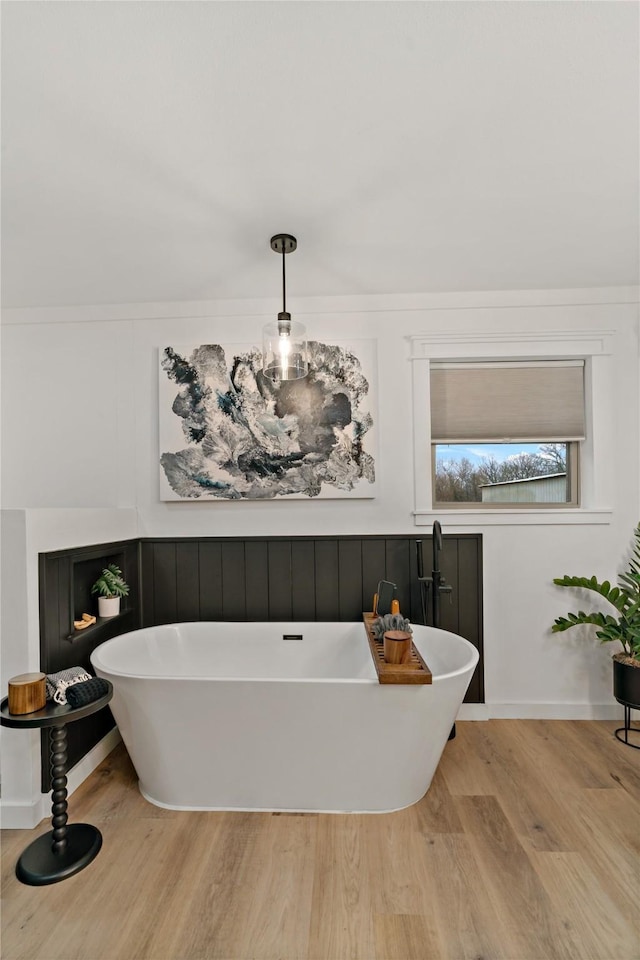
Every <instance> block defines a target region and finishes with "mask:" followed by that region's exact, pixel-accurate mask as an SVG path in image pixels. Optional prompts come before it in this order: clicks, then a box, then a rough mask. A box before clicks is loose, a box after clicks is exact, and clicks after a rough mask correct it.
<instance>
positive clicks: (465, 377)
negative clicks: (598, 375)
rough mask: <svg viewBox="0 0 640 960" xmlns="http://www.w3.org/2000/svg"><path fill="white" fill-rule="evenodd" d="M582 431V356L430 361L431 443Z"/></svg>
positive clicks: (570, 435) (564, 436) (559, 436)
mask: <svg viewBox="0 0 640 960" xmlns="http://www.w3.org/2000/svg"><path fill="white" fill-rule="evenodd" d="M584 437H585V428H584V364H583V363H582V362H579V363H576V362H575V361H574V362H572V363H561V362H550V363H537V364H532V365H530V366H529V365H525V364H509V363H503V364H500V363H495V364H482V365H481V364H477V365H476V364H471V363H470V364H466V365H465V364H459V365H446V364H443V365H442V366H439V365H437V364H432V366H431V440H432V442H433V443H465V442H471V441H476V442H477V441H481V440H483V441H487V442H488V441H494V442H504V441H510V440H518V441H527V440H530V441H547V442H560V441H564V440H584Z"/></svg>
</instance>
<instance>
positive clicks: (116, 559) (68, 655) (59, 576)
mask: <svg viewBox="0 0 640 960" xmlns="http://www.w3.org/2000/svg"><path fill="white" fill-rule="evenodd" d="M138 555H139V542H138V541H137V540H127V541H118V542H116V543H101V544H94V545H92V546H90V547H78V548H76V549H73V550H59V551H55V552H53V553H41V554H40V557H39V581H40V669H41V670H43V671H44V672H45V673H57V672H58V670H67V669H69V668H70V667H84V669H85V670H87V671H88V672H89V673H91V674H92V675H93V668H92V667H91V663H90V661H89V656H90V654H91V653H92V652H93V650H95V648H96V647H97V646H98V645H99V644H101V643H104V641H105V640H109V639H110V638H111V637H115V636H117V635H118V634H120V633H126V631H127V630H135V629H136V628H137V627H139V626H140V602H139V598H140V578H139V563H138ZM108 563H117V564H118V566H119V567H120V568H121V570H122V572H123V574H124V578H125V580H126V581H127V583H128V584H129V586H130V587H131V592H130V595H129V596H128V597H127V598H125V599H123V601H122V605H121V611H122V612H121V614H120V616H119V617H114V618H113V619H110V620H103V621H98V623H97V625H96V626H92V627H88V628H87V629H86V630H82V631H80V632H78V631H74V629H73V621H74V620H77V619H80V617H81V615H82V614H83V613H94V614H96V615H97V613H98V601H97V598H96V597H92V596H91V586H92V584H93V583H94V582H95V580H96V579H97V577H98V576H99V574H100V571H101V570H102V568H103V567H104V566H106V565H107V564H108ZM113 726H114V719H113V716H112V715H111V711H110V710H109V708H108V707H105V708H104V710H100V711H99V712H98V713H95V714H93V715H92V716H90V717H86V718H85V719H84V720H77V721H76V722H75V723H70V724H69V725H68V727H67V737H68V757H69V761H68V762H69V767H72V766H74V764H76V763H78V761H79V760H81V759H82V757H84V755H85V754H86V753H88V751H89V750H91V748H92V747H94V746H95V745H96V743H98V742H99V741H100V740H101V739H102V738H103V737H104V736H105V734H107V733H108V732H109V730H110V729H111V728H112V727H113ZM41 741H42V764H41V766H42V789H43V791H48V790H49V789H50V783H51V775H50V770H49V743H50V731H49V730H46V729H45V730H42V731H41Z"/></svg>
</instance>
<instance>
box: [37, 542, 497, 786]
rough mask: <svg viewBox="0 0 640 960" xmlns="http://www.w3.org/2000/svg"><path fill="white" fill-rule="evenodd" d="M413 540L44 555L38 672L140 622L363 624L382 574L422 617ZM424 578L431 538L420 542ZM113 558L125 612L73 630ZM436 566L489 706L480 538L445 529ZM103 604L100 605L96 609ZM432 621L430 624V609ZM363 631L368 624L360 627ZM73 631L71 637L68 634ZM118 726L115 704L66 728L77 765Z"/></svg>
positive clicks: (100, 548) (446, 616) (448, 620)
mask: <svg viewBox="0 0 640 960" xmlns="http://www.w3.org/2000/svg"><path fill="white" fill-rule="evenodd" d="M416 539H417V538H415V537H406V536H370V537H336V536H329V537H220V538H215V537H199V538H174V539H170V538H156V539H144V540H127V541H120V542H117V543H106V544H105V543H103V544H96V545H93V546H91V547H80V548H77V549H74V550H59V551H56V552H53V553H45V554H41V555H40V654H41V669H42V670H44V672H45V673H55V672H56V671H58V670H64V669H66V668H68V667H74V666H81V667H85V668H86V669H88V670H90V672H92V671H91V666H90V661H89V655H90V654H91V652H92V651H93V650H94V649H95V647H97V646H98V645H99V644H100V643H103V642H104V641H105V640H108V639H110V638H111V637H115V636H117V635H118V634H121V633H125V632H127V631H128V630H135V629H136V628H138V627H140V626H153V625H155V624H162V623H179V622H183V621H189V620H258V621H260V620H290V621H306V620H311V621H315V620H320V621H322V620H324V621H329V620H341V621H358V620H360V619H361V617H362V612H363V611H366V610H370V609H371V606H372V600H373V594H374V592H375V590H376V587H377V584H378V581H379V580H391V581H393V583H395V584H396V585H397V588H398V593H397V595H398V599H399V601H400V609H401V610H402V612H403V613H404V614H405V616H408V617H409V618H410V620H411V621H412V622H413V623H422V622H424V621H423V617H422V607H421V602H420V587H419V583H418V563H417V550H416ZM421 539H422V550H423V558H424V571H425V575H427V576H429V575H430V573H431V569H432V566H433V562H432V540H431V538H430V537H422V538H421ZM111 562H116V563H118V564H119V566H120V567H121V568H122V570H123V573H124V576H125V579H126V580H127V582H128V583H129V585H130V586H131V593H130V596H129V597H128V598H127V599H126V601H124V605H123V613H122V615H121V616H120V617H118V618H116V619H113V620H109V621H103V622H101V623H100V622H99V623H98V625H97V626H96V627H90V628H88V629H87V630H86V631H82V632H80V633H76V634H74V632H73V620H74V619H78V618H79V617H80V616H81V614H82V613H84V612H87V613H90V612H96V613H97V601H96V599H95V598H92V597H91V594H90V588H91V585H92V583H93V582H94V580H95V579H96V577H97V575H98V574H99V572H100V570H101V569H102V567H103V566H105V565H106V564H107V563H111ZM440 569H441V571H442V573H443V575H444V577H445V579H446V581H447V583H449V584H451V586H452V588H453V591H452V594H451V595H450V597H448V596H447V595H446V594H445V595H444V596H443V597H442V604H441V622H440V626H441V627H442V628H443V629H444V630H451V631H453V632H454V633H459V634H460V635H461V636H463V637H466V638H467V640H470V641H471V643H473V644H474V646H476V647H477V648H478V650H479V651H480V662H479V664H478V668H477V669H476V672H475V674H474V676H473V679H472V681H471V685H470V687H469V690H468V692H467V696H466V697H465V700H466V701H467V702H471V703H481V702H483V701H484V681H483V661H482V537H481V536H480V535H479V534H459V535H446V536H445V537H444V541H443V550H442V553H441V554H440ZM94 607H95V609H94ZM426 620H427V623H430V622H431V619H430V611H428V615H427V618H426ZM363 629H364V628H363ZM70 638H71V639H70ZM112 726H113V718H112V716H111V711H110V710H109V708H108V707H106V708H105V709H104V710H101V711H100V712H99V713H97V714H94V715H93V716H91V717H87V718H86V719H85V720H80V721H78V722H76V723H71V724H69V727H68V736H69V766H70V767H71V766H73V765H74V764H75V763H77V762H78V761H79V760H80V759H81V758H82V757H83V756H84V755H85V754H86V753H87V752H88V751H89V750H90V749H91V748H92V747H93V746H94V745H95V744H96V743H98V741H99V740H101V739H102V737H103V736H104V735H105V734H106V733H107V732H108V731H109V730H110V729H111V727H112ZM42 747H43V750H42V789H43V790H44V791H48V790H49V787H50V773H49V736H48V731H42Z"/></svg>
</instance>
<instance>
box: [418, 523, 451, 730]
mask: <svg viewBox="0 0 640 960" xmlns="http://www.w3.org/2000/svg"><path fill="white" fill-rule="evenodd" d="M432 545H433V569H432V571H431V576H430V577H425V576H424V558H423V556H422V540H416V549H417V558H418V581H419V583H420V602H421V605H422V619H423V620H424V622H425V623H426V622H427V605H428V597H429V591H431V625H432V626H434V627H439V626H440V596H441V594H443V593H448V594H449V601H450V602H451V603H453V587H452V586H451V584H449V583H447V582H446V581H445V579H444V577H443V576H442V573H441V572H440V552H441V550H442V527H441V526H440V521H439V520H434V521H433V533H432ZM455 735H456V725H455V723H454V725H453V726H452V728H451V733H450V734H449V740H453V738H454V737H455Z"/></svg>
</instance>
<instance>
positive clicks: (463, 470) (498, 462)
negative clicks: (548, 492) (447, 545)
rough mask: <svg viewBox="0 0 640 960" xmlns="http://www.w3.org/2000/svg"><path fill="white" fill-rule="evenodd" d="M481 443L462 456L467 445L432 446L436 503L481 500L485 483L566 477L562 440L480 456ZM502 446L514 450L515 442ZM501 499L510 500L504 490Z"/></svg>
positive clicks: (477, 501) (564, 447)
mask: <svg viewBox="0 0 640 960" xmlns="http://www.w3.org/2000/svg"><path fill="white" fill-rule="evenodd" d="M482 446H483V445H482V444H475V445H474V446H473V454H472V456H465V455H461V454H462V450H463V449H466V447H467V445H462V444H461V445H458V448H456V449H454V448H451V447H448V446H445V445H440V444H437V445H436V465H435V467H436V468H435V477H434V481H435V500H436V502H438V503H480V502H482V501H483V499H484V498H483V495H482V489H483V487H485V488H486V487H487V486H488V485H493V484H509V483H514V482H516V481H521V480H530V479H541V478H544V477H550V476H558V475H561V474H564V475H565V476H566V473H567V444H566V443H543V444H539V445H534V446H535V450H534V451H522V452H513V453H508V454H507V453H506V452H505V455H504V456H502V457H498V456H496V455H495V454H493V453H490V454H484V455H483V454H482V453H481V450H482ZM491 446H495V445H491ZM504 446H505V448H508V449H509V450H511V449H514V448H515V449H516V450H517V445H514V444H505V445H504ZM521 446H524V445H521ZM528 446H530V445H528ZM447 454H449V456H448V455H447ZM451 454H453V455H451ZM505 499H506V500H509V499H510V497H508V496H507V495H506V491H505Z"/></svg>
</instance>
